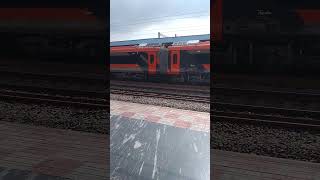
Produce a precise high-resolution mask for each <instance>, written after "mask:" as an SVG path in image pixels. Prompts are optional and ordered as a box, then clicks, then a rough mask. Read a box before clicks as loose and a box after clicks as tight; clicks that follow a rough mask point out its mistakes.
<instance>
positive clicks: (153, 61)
mask: <svg viewBox="0 0 320 180" xmlns="http://www.w3.org/2000/svg"><path fill="white" fill-rule="evenodd" d="M156 71H157V54H156V52H150V53H148V74H149V75H152V74H156Z"/></svg>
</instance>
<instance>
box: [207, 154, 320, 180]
mask: <svg viewBox="0 0 320 180" xmlns="http://www.w3.org/2000/svg"><path fill="white" fill-rule="evenodd" d="M210 163H211V168H212V169H211V172H212V173H211V179H214V180H318V179H320V163H311V162H304V161H296V160H290V159H282V158H273V157H266V156H258V155H254V154H245V153H236V152H228V151H221V150H214V149H212V150H211V162H210Z"/></svg>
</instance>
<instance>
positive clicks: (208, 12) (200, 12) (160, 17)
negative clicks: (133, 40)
mask: <svg viewBox="0 0 320 180" xmlns="http://www.w3.org/2000/svg"><path fill="white" fill-rule="evenodd" d="M204 13H206V14H210V11H198V12H191V13H183V14H176V15H166V16H159V17H151V18H140V19H132V20H134V21H136V22H137V21H138V22H139V21H141V20H143V21H144V20H149V19H151V20H152V19H163V18H165V17H177V16H185V15H190V14H204ZM119 23H120V24H121V23H122V22H118V24H119ZM116 24H117V23H112V22H111V23H110V25H116Z"/></svg>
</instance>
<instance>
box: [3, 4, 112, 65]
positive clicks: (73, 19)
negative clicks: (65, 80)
mask: <svg viewBox="0 0 320 180" xmlns="http://www.w3.org/2000/svg"><path fill="white" fill-rule="evenodd" d="M5 2H6V3H5ZM5 2H4V4H3V6H2V7H1V8H0V38H1V42H0V53H1V54H8V55H10V56H12V55H16V54H19V55H21V56H23V57H45V58H53V57H58V58H67V57H74V56H75V57H76V58H74V59H77V60H78V61H79V59H80V58H84V59H85V58H87V59H88V57H97V56H101V57H102V56H103V54H104V49H103V45H104V43H105V37H106V31H107V27H106V25H105V24H106V23H105V20H106V15H105V13H104V12H105V10H104V9H103V8H100V7H98V4H95V3H94V2H90V1H87V2H83V3H75V1H73V3H71V2H66V1H62V0H55V1H51V0H49V1H45V2H44V1H39V0H31V1H22V2H21V1H20V2H16V3H14V2H15V0H13V1H5ZM100 4H101V3H100ZM12 49H14V52H13V51H12ZM10 53H13V54H10Z"/></svg>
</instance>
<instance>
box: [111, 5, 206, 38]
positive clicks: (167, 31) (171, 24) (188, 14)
mask: <svg viewBox="0 0 320 180" xmlns="http://www.w3.org/2000/svg"><path fill="white" fill-rule="evenodd" d="M110 10H111V12H110V14H111V17H110V18H111V19H110V31H111V32H110V40H111V41H121V40H130V39H144V38H156V37H157V36H158V32H161V33H162V34H164V35H166V36H174V35H175V34H177V36H185V35H196V34H209V33H210V0H111V1H110Z"/></svg>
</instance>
